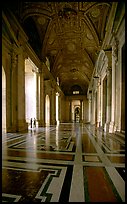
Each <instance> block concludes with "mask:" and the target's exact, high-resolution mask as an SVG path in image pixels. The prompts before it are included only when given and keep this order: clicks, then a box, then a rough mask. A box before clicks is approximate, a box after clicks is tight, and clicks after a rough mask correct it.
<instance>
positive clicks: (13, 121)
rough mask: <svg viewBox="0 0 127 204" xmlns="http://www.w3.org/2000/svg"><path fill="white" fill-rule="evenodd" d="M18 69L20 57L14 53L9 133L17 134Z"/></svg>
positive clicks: (12, 57)
mask: <svg viewBox="0 0 127 204" xmlns="http://www.w3.org/2000/svg"><path fill="white" fill-rule="evenodd" d="M17 67H18V55H17V54H16V53H15V52H14V51H12V55H11V73H10V74H11V90H10V92H11V95H10V96H11V110H10V111H11V126H10V128H9V130H7V131H9V132H17V130H18V127H17V125H18V124H17V120H18V118H17V117H18V116H17V111H18V109H17V108H18V107H17V92H18V88H17V87H18V84H17V83H18V81H17V74H18V71H17Z"/></svg>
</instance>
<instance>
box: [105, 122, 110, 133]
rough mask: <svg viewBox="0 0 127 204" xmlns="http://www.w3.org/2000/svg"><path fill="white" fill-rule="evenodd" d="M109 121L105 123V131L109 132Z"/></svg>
mask: <svg viewBox="0 0 127 204" xmlns="http://www.w3.org/2000/svg"><path fill="white" fill-rule="evenodd" d="M109 126H110V124H109V122H106V123H105V125H104V132H109Z"/></svg>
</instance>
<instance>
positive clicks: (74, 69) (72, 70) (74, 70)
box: [70, 68, 78, 73]
mask: <svg viewBox="0 0 127 204" xmlns="http://www.w3.org/2000/svg"><path fill="white" fill-rule="evenodd" d="M77 71H78V69H76V68H73V69H70V72H73V73H74V72H77Z"/></svg>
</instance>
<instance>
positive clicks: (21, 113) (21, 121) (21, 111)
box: [17, 50, 28, 131]
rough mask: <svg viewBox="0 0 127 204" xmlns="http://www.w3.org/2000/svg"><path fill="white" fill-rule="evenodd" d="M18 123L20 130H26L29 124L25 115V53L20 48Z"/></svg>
mask: <svg viewBox="0 0 127 204" xmlns="http://www.w3.org/2000/svg"><path fill="white" fill-rule="evenodd" d="M17 70H18V73H17V86H18V87H17V119H18V121H17V123H18V131H26V130H27V129H28V124H27V123H26V119H25V118H26V117H25V53H24V51H23V50H20V53H19V55H18V67H17Z"/></svg>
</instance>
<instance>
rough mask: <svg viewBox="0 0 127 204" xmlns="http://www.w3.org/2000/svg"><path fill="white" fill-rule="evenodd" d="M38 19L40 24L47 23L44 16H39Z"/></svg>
mask: <svg viewBox="0 0 127 204" xmlns="http://www.w3.org/2000/svg"><path fill="white" fill-rule="evenodd" d="M37 21H38V23H39V24H40V25H44V24H45V18H44V17H39V18H38V19H37Z"/></svg>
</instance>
